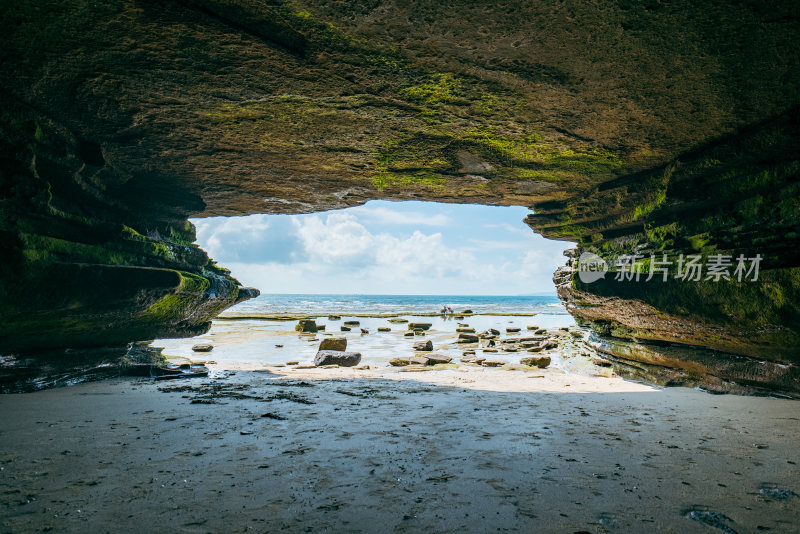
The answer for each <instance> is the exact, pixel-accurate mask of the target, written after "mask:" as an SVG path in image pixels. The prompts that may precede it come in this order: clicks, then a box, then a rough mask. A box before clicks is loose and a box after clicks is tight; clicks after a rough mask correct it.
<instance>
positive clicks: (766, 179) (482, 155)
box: [0, 0, 800, 363]
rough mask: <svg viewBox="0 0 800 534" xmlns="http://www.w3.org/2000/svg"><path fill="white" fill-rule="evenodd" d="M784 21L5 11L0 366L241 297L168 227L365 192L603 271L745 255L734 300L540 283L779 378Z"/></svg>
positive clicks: (249, 293) (471, 10)
mask: <svg viewBox="0 0 800 534" xmlns="http://www.w3.org/2000/svg"><path fill="white" fill-rule="evenodd" d="M795 10H796V6H795V2H792V1H786V2H773V3H770V4H769V5H766V4H765V5H761V4H758V3H738V4H719V5H717V4H707V3H697V2H671V3H669V4H667V3H658V2H611V1H600V2H593V3H586V2H578V1H567V2H563V1H558V2H557V1H555V0H553V1H544V2H536V3H531V4H520V3H516V2H515V3H503V2H500V3H497V2H495V3H480V2H478V3H476V2H466V1H464V2H457V3H456V4H453V5H444V4H438V3H430V2H423V1H421V0H420V1H410V2H405V1H404V2H399V1H373V2H366V3H363V2H362V3H355V2H347V1H335V2H327V1H326V2H323V1H321V0H319V1H317V0H310V1H300V2H291V3H289V2H283V1H281V0H272V1H257V0H182V1H173V2H153V1H134V0H115V1H112V2H106V3H103V4H102V5H97V4H96V3H91V2H84V1H75V2H68V3H62V2H54V1H46V0H33V1H30V2H23V3H18V4H16V5H14V6H13V7H9V8H8V9H7V10H6V13H4V17H3V18H2V20H1V21H0V29H1V30H2V34H3V35H4V36H5V37H4V42H3V44H2V50H1V51H0V53H1V54H2V61H0V74H2V78H3V80H5V83H4V86H3V88H2V100H3V112H2V115H1V116H0V138H1V139H2V145H1V146H0V157H2V160H3V165H2V170H1V171H0V172H1V173H2V174H1V175H0V178H2V182H0V215H2V216H1V217H0V238H2V239H0V255H2V259H3V261H2V262H0V279H2V282H3V283H2V284H1V285H0V320H2V321H3V324H4V330H3V334H2V335H0V353H10V352H26V351H34V350H41V349H47V348H59V347H61V348H63V347H85V346H90V345H91V346H93V345H118V346H124V344H125V343H127V342H130V341H134V340H144V339H153V338H158V337H170V336H183V335H195V334H198V333H201V332H203V331H205V330H206V329H207V328H208V324H209V321H210V320H211V318H213V317H214V316H215V315H216V314H217V313H219V312H220V311H221V310H223V309H224V308H226V307H228V306H230V305H231V304H233V303H235V302H237V301H238V300H240V299H244V298H251V297H253V296H255V295H256V294H257V293H256V292H255V291H253V290H249V289H246V288H241V287H240V285H239V284H238V282H237V281H236V280H234V279H233V278H231V277H230V276H229V273H228V272H227V271H225V269H223V268H221V267H218V266H216V265H215V264H214V263H213V261H211V260H210V259H209V258H208V257H207V256H206V254H205V253H204V252H203V251H202V250H200V249H198V248H197V247H196V246H194V245H192V242H193V241H194V233H193V229H192V227H191V225H189V224H188V223H187V218H188V217H189V216H212V215H243V214H250V213H298V212H311V211H317V210H327V209H333V208H342V207H346V206H352V205H357V204H360V203H363V202H365V201H367V200H369V199H377V198H384V199H398V200H399V199H414V200H438V201H445V202H472V203H484V204H496V205H512V204H513V205H525V206H529V207H532V208H533V209H534V210H535V213H534V214H533V215H532V216H530V217H529V218H528V219H527V222H528V224H529V225H530V226H531V227H532V228H533V229H534V230H535V231H537V232H541V233H543V234H544V235H545V236H547V237H551V238H556V239H563V240H566V241H572V242H577V243H578V244H579V246H580V248H581V250H591V251H594V252H597V253H600V254H606V255H608V254H620V253H625V252H632V253H638V254H642V255H643V256H648V255H649V254H651V253H654V254H655V253H658V254H668V255H670V256H671V257H675V256H677V255H679V254H682V253H699V254H704V255H709V254H712V253H733V254H740V253H741V254H746V255H748V256H750V255H754V254H762V255H763V256H764V262H763V265H762V269H763V270H762V275H761V278H760V280H759V282H757V283H753V284H750V285H741V284H739V285H736V284H729V285H723V286H719V285H715V286H711V285H710V284H696V285H694V286H687V285H675V284H669V283H666V284H650V285H647V286H644V285H641V284H638V285H637V284H627V285H626V284H616V285H615V284H611V283H603V282H601V283H599V284H592V285H589V286H583V285H581V284H580V282H579V281H577V279H576V278H575V277H574V274H571V273H566V274H565V273H562V274H561V275H559V294H560V295H561V296H562V298H564V299H565V301H566V302H567V304H568V307H569V309H570V311H571V312H572V313H573V314H574V315H575V316H576V317H578V318H580V319H581V320H585V321H587V322H590V323H592V324H593V325H594V326H596V327H597V328H598V329H599V330H600V331H604V332H606V333H609V334H613V335H614V336H620V337H621V338H625V339H628V340H651V341H668V342H671V343H683V344H687V343H688V344H691V345H699V346H703V347H707V348H709V349H712V350H714V351H718V352H720V353H721V354H736V355H740V356H745V357H757V358H763V359H764V360H769V361H774V362H784V363H786V362H793V363H797V362H798V361H799V360H800V356H799V355H798V346H800V333H799V332H798V326H797V325H798V324H800V321H798V319H800V314H799V313H798V308H797V302H798V296H800V295H799V294H798V287H800V276H798V272H799V271H798V267H800V252H799V251H800V247H798V246H797V244H798V237H800V234H799V233H798V225H800V220H799V218H800V206H799V205H798V198H800V189H798V188H800V185H798V172H800V171H799V168H800V163H798V153H800V150H798V139H800V135H798V124H800V120H798V112H797V106H798V105H800V101H799V100H800V99H799V97H798V94H800V91H798V85H800V61H799V60H798V58H799V57H800V51H799V50H798V48H797V46H796V43H797V42H798V40H800V39H798V38H800V27H799V26H798V24H797V18H796V13H795ZM263 289H266V290H269V289H270V288H263ZM410 328H412V329H413V326H411V325H410ZM44 332H47V335H46V336H45V335H42V334H43V333H44Z"/></svg>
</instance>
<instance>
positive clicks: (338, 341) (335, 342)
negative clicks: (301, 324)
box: [319, 337, 347, 351]
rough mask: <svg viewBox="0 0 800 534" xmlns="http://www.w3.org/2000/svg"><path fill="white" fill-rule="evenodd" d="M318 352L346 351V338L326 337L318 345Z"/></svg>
mask: <svg viewBox="0 0 800 534" xmlns="http://www.w3.org/2000/svg"><path fill="white" fill-rule="evenodd" d="M319 350H339V351H344V350H347V338H346V337H328V338H325V339H323V340H322V341H321V342H320V344H319Z"/></svg>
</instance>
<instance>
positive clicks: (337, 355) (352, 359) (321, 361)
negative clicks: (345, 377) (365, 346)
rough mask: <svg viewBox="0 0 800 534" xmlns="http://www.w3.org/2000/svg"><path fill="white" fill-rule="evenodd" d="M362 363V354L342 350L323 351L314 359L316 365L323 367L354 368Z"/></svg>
mask: <svg viewBox="0 0 800 534" xmlns="http://www.w3.org/2000/svg"><path fill="white" fill-rule="evenodd" d="M360 362H361V353H360V352H344V351H340V350H321V351H319V352H317V355H316V356H315V357H314V365H316V366H317V367H323V366H325V365H339V366H341V367H353V366H355V365H358V364H359V363H360Z"/></svg>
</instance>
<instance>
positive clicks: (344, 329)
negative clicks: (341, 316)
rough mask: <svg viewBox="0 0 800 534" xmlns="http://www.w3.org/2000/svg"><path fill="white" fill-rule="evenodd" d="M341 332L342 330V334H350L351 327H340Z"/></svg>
mask: <svg viewBox="0 0 800 534" xmlns="http://www.w3.org/2000/svg"><path fill="white" fill-rule="evenodd" d="M339 330H341V331H342V332H349V331H350V327H349V326H340V327H339Z"/></svg>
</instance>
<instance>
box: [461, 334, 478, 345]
mask: <svg viewBox="0 0 800 534" xmlns="http://www.w3.org/2000/svg"><path fill="white" fill-rule="evenodd" d="M477 342H478V336H476V335H475V334H467V333H462V334H458V341H457V343H477Z"/></svg>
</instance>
